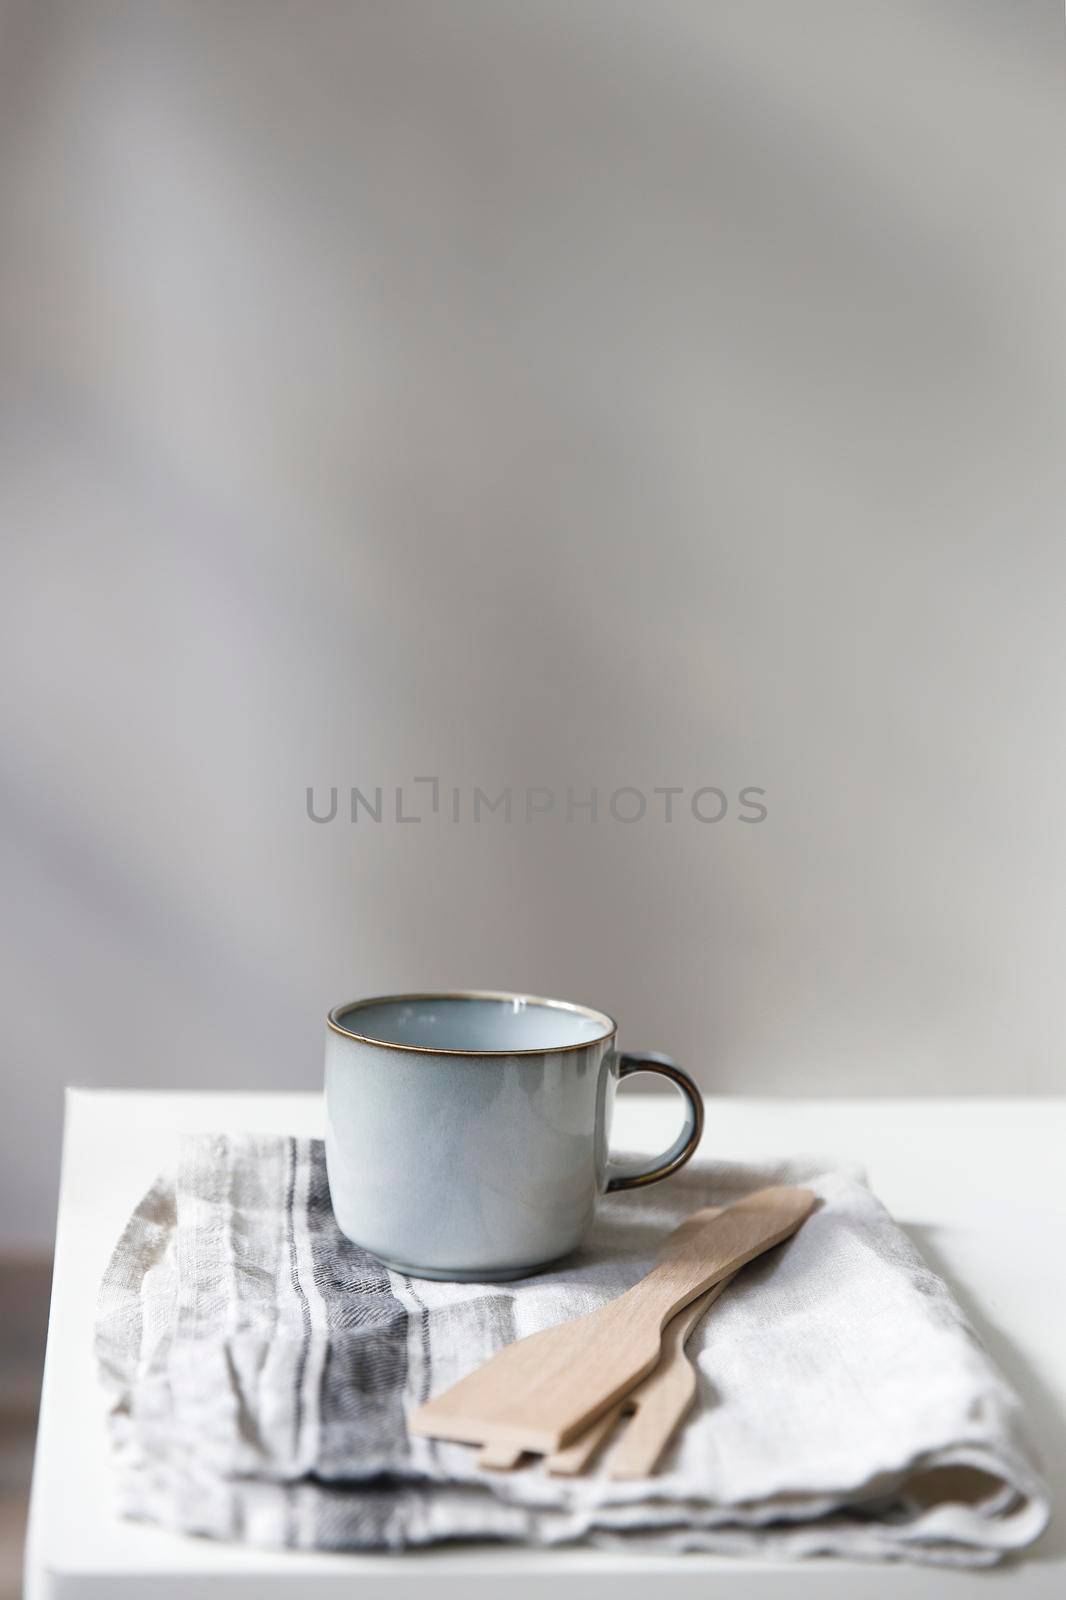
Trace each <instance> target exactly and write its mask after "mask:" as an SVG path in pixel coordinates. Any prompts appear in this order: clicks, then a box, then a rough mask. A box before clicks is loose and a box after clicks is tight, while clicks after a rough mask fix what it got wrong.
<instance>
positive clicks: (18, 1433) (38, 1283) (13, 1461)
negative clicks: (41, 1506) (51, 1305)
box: [0, 1256, 52, 1600]
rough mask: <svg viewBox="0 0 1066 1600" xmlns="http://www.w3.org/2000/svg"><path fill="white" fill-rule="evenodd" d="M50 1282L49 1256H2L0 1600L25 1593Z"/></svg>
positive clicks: (50, 1267)
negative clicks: (24, 1548)
mask: <svg viewBox="0 0 1066 1600" xmlns="http://www.w3.org/2000/svg"><path fill="white" fill-rule="evenodd" d="M51 1282H52V1264H51V1262H50V1261H45V1260H41V1259H39V1258H35V1257H26V1258H24V1259H22V1258H17V1257H11V1256H0V1308H2V1309H0V1600H19V1596H20V1595H21V1594H22V1541H23V1536H24V1533H25V1528H26V1508H27V1505H28V1503H29V1488H30V1472H31V1469H32V1467H33V1440H34V1434H35V1433H36V1429H37V1406H38V1402H39V1400H40V1392H41V1365H42V1363H43V1360H44V1337H45V1329H46V1326H47V1322H48V1295H49V1290H50V1288H51Z"/></svg>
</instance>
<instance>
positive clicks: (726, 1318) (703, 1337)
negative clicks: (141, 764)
mask: <svg viewBox="0 0 1066 1600" xmlns="http://www.w3.org/2000/svg"><path fill="white" fill-rule="evenodd" d="M770 1183H804V1184H807V1185H808V1186H809V1187H811V1188H813V1189H814V1190H815V1191H816V1192H817V1194H818V1195H819V1197H820V1204H819V1206H818V1208H817V1209H816V1211H815V1213H814V1214H813V1215H812V1216H811V1218H810V1219H809V1220H808V1222H807V1223H806V1224H805V1225H804V1227H803V1228H802V1229H801V1230H800V1232H799V1234H798V1235H797V1236H796V1237H795V1238H794V1239H792V1240H791V1241H789V1242H788V1243H787V1244H785V1245H783V1246H781V1247H779V1248H778V1249H776V1250H774V1251H772V1252H770V1253H769V1254H768V1255H767V1256H765V1257H764V1258H762V1259H761V1260H759V1261H756V1262H754V1263H753V1264H752V1265H750V1266H748V1267H747V1268H745V1269H744V1271H743V1273H742V1274H741V1276H740V1277H739V1278H738V1279H737V1281H736V1283H735V1284H734V1285H732V1286H731V1287H730V1288H729V1289H727V1290H726V1292H725V1293H724V1294H723V1296H722V1297H721V1299H720V1300H719V1302H718V1303H717V1304H716V1305H715V1306H714V1307H713V1309H712V1310H711V1311H710V1312H709V1313H708V1315H707V1316H706V1317H705V1318H704V1319H703V1321H702V1322H701V1323H700V1324H699V1325H698V1326H697V1327H696V1329H695V1331H694V1332H693V1334H692V1335H691V1336H690V1339H689V1342H688V1345H687V1349H688V1352H689V1354H690V1356H691V1357H692V1358H693V1359H694V1360H695V1362H696V1364H697V1366H698V1370H699V1385H700V1390H699V1399H698V1403H697V1406H696V1408H695V1410H694V1411H693V1412H692V1413H691V1415H690V1417H689V1419H688V1420H687V1422H686V1423H685V1425H684V1426H683V1428H682V1430H681V1432H680V1434H679V1436H678V1438H677V1439H676V1440H675V1442H674V1443H673V1445H672V1446H671V1447H670V1450H669V1452H668V1454H667V1456H666V1457H665V1458H664V1461H663V1463H662V1466H661V1469H660V1471H659V1473H658V1474H657V1475H656V1476H655V1477H654V1478H652V1479H648V1480H645V1481H642V1482H628V1483H621V1482H620V1483H612V1482H610V1481H609V1480H608V1479H607V1478H606V1477H605V1476H604V1473H603V1467H602V1463H601V1466H600V1469H599V1470H598V1471H597V1472H595V1473H593V1474H592V1475H590V1476H588V1477H586V1478H579V1479H574V1480H559V1479H553V1478H550V1477H549V1476H548V1475H547V1474H546V1473H545V1471H544V1468H543V1465H542V1464H541V1463H540V1462H536V1463H535V1464H532V1465H530V1466H527V1467H525V1468H523V1469H521V1470H519V1471H517V1472H514V1473H511V1474H504V1475H501V1474H491V1473H486V1472H482V1471H481V1470H480V1469H479V1468H478V1466H477V1464H476V1458H477V1451H476V1450H475V1449H473V1448H472V1447H470V1446H467V1445H457V1444H447V1443H441V1442H438V1441H434V1440H427V1439H419V1438H412V1437H409V1435H408V1433H407V1429H406V1424H405V1418H406V1416H407V1414H408V1412H409V1411H410V1410H412V1409H413V1408H414V1407H415V1406H417V1405H418V1404H420V1403H421V1402H422V1401H423V1400H424V1399H426V1398H427V1396H428V1395H429V1394H431V1393H436V1392H437V1391H438V1390H440V1389H443V1388H445V1387H447V1385H449V1384H450V1383H452V1382H453V1381H454V1380H455V1379H457V1378H459V1377H461V1376H462V1375H463V1373H465V1372H467V1371H470V1370H471V1369H472V1368H473V1367H475V1366H477V1365H478V1364H479V1363H480V1362H482V1361H484V1360H486V1359H487V1358H488V1357H489V1356H490V1355H491V1354H492V1353H493V1351H495V1350H497V1349H499V1348H500V1346H501V1345H503V1344H506V1343H508V1342H510V1341H511V1340H512V1339H516V1338H520V1337H522V1336H523V1335H525V1334H527V1333H532V1332H534V1331H535V1330H536V1329H538V1328H543V1327H546V1326H548V1325H549V1324H552V1323H555V1322H559V1321H561V1320H563V1319H564V1318H568V1317H573V1316H577V1315H579V1314H580V1313H582V1312H585V1311H590V1310H592V1309H593V1308H594V1307H596V1306H599V1305H601V1304H603V1302H604V1301H605V1300H607V1299H609V1298H612V1297H614V1296H615V1295H618V1294H620V1293H621V1292H622V1291H623V1290H624V1289H626V1288H628V1286H629V1285H630V1284H632V1283H634V1282H635V1281H636V1280H637V1279H638V1278H640V1277H641V1276H642V1275H643V1274H644V1273H645V1272H646V1271H647V1270H648V1269H649V1268H650V1267H651V1265H652V1264H653V1262H654V1258H655V1255H656V1251H657V1249H658V1247H659V1245H660V1244H661V1243H662V1240H663V1239H664V1237H665V1236H666V1234H667V1233H668V1232H669V1231H670V1230H671V1229H672V1228H673V1227H675V1226H676V1225H677V1224H678V1223H679V1222H680V1221H681V1220H682V1219H683V1218H684V1217H685V1216H687V1215H689V1214H690V1213H691V1212H692V1211H694V1210H696V1209H697V1208H698V1207H699V1206H704V1205H711V1204H718V1205H721V1204H728V1203H729V1201H730V1200H731V1199H735V1198H736V1197H737V1196H738V1195H740V1194H742V1193H746V1192H749V1191H751V1190H753V1189H757V1188H761V1187H763V1186H764V1185H766V1184H770ZM97 1354H98V1358H99V1363H100V1369H101V1373H102V1376H103V1379H104V1381H105V1383H106V1385H107V1387H108V1388H109V1390H110V1392H111V1395H112V1402H113V1403H112V1411H111V1433H112V1440H113V1445H114V1451H115V1455H116V1458H117V1463H118V1468H119V1480H120V1498H121V1505H122V1509H123V1510H124V1512H125V1513H126V1514H127V1515H130V1516H135V1517H142V1518H148V1519H151V1520H154V1521H156V1522H160V1523H163V1524H165V1525H167V1526H169V1527H173V1528H179V1529H183V1530H186V1531H190V1532H195V1533H201V1534H208V1535H213V1536H216V1537H219V1538H227V1539H236V1540H245V1541H248V1542H251V1543H255V1544H276V1545H288V1546H293V1547H299V1548H303V1549H309V1548H318V1549H346V1548H351V1549H372V1548H381V1547H391V1548H403V1547H408V1546H416V1545H424V1544H428V1543H431V1542H434V1541H437V1540H444V1539H457V1538H464V1539H471V1538H495V1539H501V1538H502V1539H515V1540H523V1541H528V1542H531V1543H538V1544H555V1543H562V1542H565V1541H570V1540H585V1541H588V1542H592V1543H596V1544H600V1545H615V1546H617V1545H619V1544H622V1545H624V1546H626V1547H634V1548H636V1547H652V1548H657V1549H660V1550H661V1549H675V1550H683V1549H699V1550H716V1551H723V1552H728V1553H730V1554H737V1553H745V1552H751V1553H753V1554H764V1555H790V1554H794V1555H808V1554H826V1553H833V1554H839V1555H843V1556H850V1557H887V1558H900V1557H903V1558H908V1559H911V1560H918V1561H927V1562H940V1563H944V1564H955V1565H984V1564H989V1563H991V1562H994V1561H996V1560H997V1559H999V1557H1000V1556H1001V1555H1002V1554H1003V1553H1004V1552H1006V1551H1008V1550H1011V1549H1016V1548H1019V1547H1021V1546H1023V1545H1025V1544H1028V1543H1030V1542H1031V1541H1032V1540H1033V1539H1035V1538H1036V1537H1037V1535H1038V1534H1039V1533H1040V1531H1041V1529H1042V1528H1043V1526H1044V1524H1045V1522H1046V1520H1047V1516H1048V1499H1047V1491H1046V1489H1045V1487H1044V1484H1043V1482H1042V1480H1041V1477H1040V1474H1039V1471H1038V1469H1037V1467H1036V1466H1035V1465H1034V1461H1033V1457H1032V1455H1031V1453H1030V1451H1029V1449H1028V1447H1027V1445H1026V1443H1025V1438H1024V1427H1023V1421H1022V1417H1021V1413H1020V1407H1019V1403H1018V1401H1017V1399H1016V1397H1015V1396H1014V1394H1013V1392H1012V1391H1011V1389H1010V1388H1009V1387H1008V1385H1007V1384H1006V1382H1005V1381H1004V1379H1003V1378H1002V1377H1001V1376H1000V1374H999V1373H998V1371H997V1370H996V1368H995V1367H994V1366H993V1364H992V1363H991V1361H990V1360H989V1358H988V1356H987V1355H986V1354H985V1352H984V1350H983V1349H982V1347H981V1346H980V1344H979V1343H978V1341H977V1339H976V1337H975V1335H974V1334H973V1332H972V1331H971V1329H970V1328H969V1326H968V1325H967V1323H966V1321H965V1319H964V1317H963V1315H962V1313H961V1311H960V1310H959V1308H958V1306H957V1305H956V1303H955V1301H954V1300H953V1298H952V1296H951V1294H950V1291H949V1290H948V1288H947V1286H946V1285H945V1284H944V1283H943V1282H942V1281H941V1279H939V1278H938V1277H937V1276H936V1275H935V1274H934V1273H932V1272H931V1271H930V1270H929V1268H928V1267H927V1266H926V1265H925V1264H924V1262H923V1261H922V1259H921V1257H920V1256H919V1255H918V1254H917V1252H916V1251H915V1249H914V1248H913V1246H912V1245H911V1243H910V1241H909V1240H908V1239H907V1237H906V1236H905V1234H903V1233H902V1232H901V1230H900V1229H899V1228H898V1227H897V1226H896V1225H895V1223H894V1222H893V1221H892V1219H891V1218H890V1217H889V1216H888V1214H887V1213H886V1211H885V1210H884V1208H883V1207H882V1206H881V1205H880V1204H879V1202H878V1201H877V1200H876V1199H875V1198H874V1196H873V1195H872V1194H871V1193H870V1191H869V1190H868V1189H867V1188H866V1187H865V1186H864V1185H863V1183H862V1182H861V1181H860V1178H859V1176H858V1175H857V1174H854V1173H848V1172H841V1171H835V1172H834V1171H827V1170H825V1164H824V1163H818V1162H816V1161H793V1162H790V1163H787V1164H783V1165H782V1164H777V1165H773V1166H769V1165H768V1166H764V1167H759V1168H756V1167H750V1166H748V1167H741V1166H736V1165H726V1164H722V1163H704V1162H699V1161H697V1162H693V1163H692V1164H691V1165H690V1166H689V1167H688V1168H686V1169H685V1171H684V1172H682V1173H680V1174H678V1175H677V1176H676V1177H675V1178H673V1179H671V1180H670V1181H669V1182H668V1183H665V1184H659V1185H656V1186H655V1187H653V1188H649V1189H643V1190H637V1191H635V1192H631V1193H628V1194H624V1195H618V1196H610V1197H608V1198H607V1199H606V1200H605V1201H604V1202H603V1203H602V1205H601V1208H600V1211H599V1213H598V1216H597V1220H596V1223H595V1226H594V1229H593V1231H592V1233H591V1235H590V1237H589V1239H588V1241H587V1243H586V1244H585V1246H584V1247H583V1248H582V1249H581V1251H580V1252H578V1253H576V1254H575V1255H573V1256H572V1257H570V1258H568V1259H567V1260H566V1261H565V1262H564V1263H562V1264H561V1265H560V1266H558V1267H556V1268H554V1269H553V1270H551V1271H548V1272H544V1273H541V1274H539V1275H536V1276H533V1277H529V1278H525V1279H521V1280H519V1281H517V1282H511V1283H498V1284H476V1283H475V1284H471V1283H435V1282H427V1281H424V1280H420V1279H412V1278H409V1277H406V1276H404V1275H402V1274H397V1273H394V1272H390V1271H389V1270H388V1269H387V1268H385V1267H384V1266H382V1265H381V1263H380V1262H378V1261H377V1259H376V1258H375V1257H373V1256H371V1255H370V1254H369V1253H368V1252H366V1251H364V1250H361V1249H359V1248H358V1247H357V1246H355V1245H353V1244H351V1243H349V1241H348V1240H346V1239H345V1238H344V1237H343V1235H342V1234H341V1233H340V1232H339V1230H338V1228H337V1225H336V1222H335V1221H334V1218H333V1212H332V1208H331V1206H330V1200H329V1189H328V1186H327V1182H326V1171H325V1160H324V1155H323V1148H322V1145H321V1143H320V1142H319V1141H317V1140H306V1139H290V1138H277V1137H258V1136H235V1137H230V1136H226V1135H217V1136H210V1137H201V1138H194V1139H189V1140H186V1141H185V1143H184V1145H183V1149H182V1154H181V1157H180V1160H179V1163H178V1167H177V1170H176V1172H175V1173H173V1174H172V1175H170V1176H167V1177H164V1178H161V1179H160V1180H159V1181H158V1182H157V1183H156V1184H155V1185H154V1186H153V1188H152V1189H151V1190H150V1191H149V1193H148V1194H147V1195H146V1196H145V1198H144V1200H143V1201H142V1202H141V1204H140V1205H139V1206H138V1208H137V1210H136V1212H135V1213H134V1214H133V1216H132V1217H131V1219H130V1222H129V1224H128V1226H127V1228H126V1230H125V1232H124V1233H123V1235H122V1238H121V1239H120V1240H119V1242H118V1244H117V1246H116V1248H115V1252H114V1255H113V1257H112V1260H111V1263H110V1265H109V1267H108V1270H107V1273H106V1275H105V1278H104V1282H103V1285H102V1289H101V1296H100V1303H99V1309H98V1319H97Z"/></svg>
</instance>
